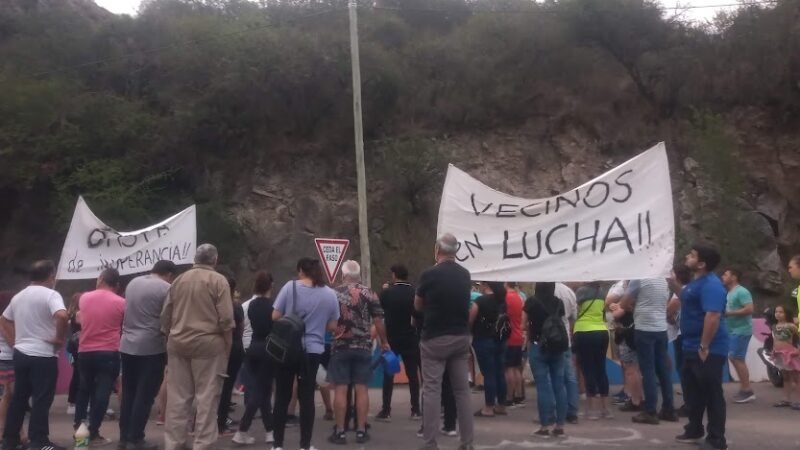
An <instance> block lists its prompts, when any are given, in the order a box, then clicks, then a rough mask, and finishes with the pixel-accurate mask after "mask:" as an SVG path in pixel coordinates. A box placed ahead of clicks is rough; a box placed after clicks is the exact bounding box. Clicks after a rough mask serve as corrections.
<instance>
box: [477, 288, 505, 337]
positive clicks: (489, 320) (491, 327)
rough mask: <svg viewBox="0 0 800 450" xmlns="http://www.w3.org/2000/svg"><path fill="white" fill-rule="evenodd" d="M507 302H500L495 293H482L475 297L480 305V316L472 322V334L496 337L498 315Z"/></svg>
mask: <svg viewBox="0 0 800 450" xmlns="http://www.w3.org/2000/svg"><path fill="white" fill-rule="evenodd" d="M504 304H505V302H503V303H500V302H498V301H497V299H496V298H495V296H494V294H487V295H481V296H480V297H478V298H476V299H475V305H477V306H478V316H477V317H475V323H474V324H472V335H473V336H474V337H476V338H496V337H497V330H496V328H495V325H496V324H497V317H498V316H499V315H500V311H501V310H502V309H503V305H504Z"/></svg>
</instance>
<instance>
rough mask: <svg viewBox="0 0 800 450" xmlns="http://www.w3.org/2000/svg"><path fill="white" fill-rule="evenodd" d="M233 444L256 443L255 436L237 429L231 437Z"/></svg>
mask: <svg viewBox="0 0 800 450" xmlns="http://www.w3.org/2000/svg"><path fill="white" fill-rule="evenodd" d="M231 441H233V443H234V444H239V445H253V444H255V443H256V438H254V437H253V436H250V435H249V434H247V433H246V432H244V431H237V432H236V434H234V435H233V439H231Z"/></svg>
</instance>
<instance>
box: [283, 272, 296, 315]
mask: <svg viewBox="0 0 800 450" xmlns="http://www.w3.org/2000/svg"><path fill="white" fill-rule="evenodd" d="M295 303H297V280H294V281H292V301H291V302H290V303H289V308H287V309H286V314H287V315H293V314H294V311H295Z"/></svg>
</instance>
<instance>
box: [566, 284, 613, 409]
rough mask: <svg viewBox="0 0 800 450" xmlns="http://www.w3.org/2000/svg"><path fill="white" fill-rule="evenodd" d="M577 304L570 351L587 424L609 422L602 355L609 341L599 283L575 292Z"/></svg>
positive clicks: (604, 307)
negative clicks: (583, 396) (579, 375)
mask: <svg viewBox="0 0 800 450" xmlns="http://www.w3.org/2000/svg"><path fill="white" fill-rule="evenodd" d="M575 296H576V298H577V302H578V312H577V316H578V317H577V320H576V321H575V327H574V332H575V338H574V350H575V353H576V355H577V356H578V362H579V363H580V364H579V365H580V368H581V372H582V373H583V380H584V384H585V386H586V398H587V407H588V409H589V416H588V418H589V420H597V419H599V418H601V417H603V418H608V419H610V418H612V415H611V412H610V411H609V409H608V373H607V372H606V352H607V351H608V344H609V337H608V326H607V325H606V317H605V311H606V305H605V298H606V292H605V291H604V290H603V289H602V288H601V286H600V283H588V284H586V285H585V286H582V287H581V288H579V289H578V291H577V292H575Z"/></svg>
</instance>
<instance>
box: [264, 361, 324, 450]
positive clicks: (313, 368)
mask: <svg viewBox="0 0 800 450" xmlns="http://www.w3.org/2000/svg"><path fill="white" fill-rule="evenodd" d="M319 360H320V355H319V354H316V353H307V354H306V357H305V361H303V362H302V363H299V364H297V365H294V366H292V367H277V368H276V369H275V408H274V410H273V413H274V421H275V423H274V424H275V443H274V444H272V447H273V448H282V447H283V436H284V431H286V416H287V414H288V412H289V402H290V401H291V399H292V385H293V384H294V380H295V378H297V402H298V403H299V405H300V448H301V449H307V448H309V447H311V436H312V435H313V434H314V390H315V389H316V387H317V369H319Z"/></svg>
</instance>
